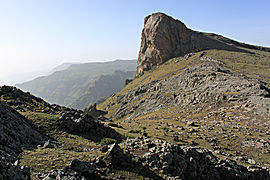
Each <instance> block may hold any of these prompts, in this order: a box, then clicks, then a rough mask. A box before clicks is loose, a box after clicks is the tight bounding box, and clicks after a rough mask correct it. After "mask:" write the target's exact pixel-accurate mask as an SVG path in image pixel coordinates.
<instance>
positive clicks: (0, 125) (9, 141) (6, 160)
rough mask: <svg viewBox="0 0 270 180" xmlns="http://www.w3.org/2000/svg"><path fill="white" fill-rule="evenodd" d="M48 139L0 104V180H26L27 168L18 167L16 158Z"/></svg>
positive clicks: (27, 175)
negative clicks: (25, 150)
mask: <svg viewBox="0 0 270 180" xmlns="http://www.w3.org/2000/svg"><path fill="white" fill-rule="evenodd" d="M48 139H49V137H47V136H45V135H43V134H41V133H40V132H39V131H38V130H37V127H36V126H34V125H33V124H32V123H31V121H29V120H28V119H26V118H25V117H24V116H22V115H21V114H19V113H18V112H16V111H15V110H14V109H12V108H11V107H10V106H8V105H7V104H5V103H4V102H0V179H28V177H29V175H30V174H29V168H28V167H26V166H20V165H19V161H18V160H17V158H16V156H17V155H18V153H20V152H21V151H22V149H31V148H35V147H36V146H37V145H41V144H44V142H45V141H46V140H48Z"/></svg>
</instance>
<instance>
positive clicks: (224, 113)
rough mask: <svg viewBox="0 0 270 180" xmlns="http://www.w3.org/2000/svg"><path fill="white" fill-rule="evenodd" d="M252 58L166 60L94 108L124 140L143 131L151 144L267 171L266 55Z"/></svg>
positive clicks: (215, 54) (216, 53)
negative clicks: (186, 147)
mask: <svg viewBox="0 0 270 180" xmlns="http://www.w3.org/2000/svg"><path fill="white" fill-rule="evenodd" d="M246 50H247V49H246ZM253 53H254V54H251V53H239V52H229V51H223V50H207V51H204V52H197V53H192V54H188V55H186V56H185V57H178V58H174V59H171V60H169V61H168V62H166V63H165V64H163V65H160V66H159V67H158V68H156V69H152V70H150V71H148V72H145V73H144V75H142V76H139V77H137V78H135V79H134V80H133V81H132V82H131V83H129V84H128V85H127V86H126V87H125V88H123V89H122V90H121V91H120V92H119V93H117V94H115V95H114V96H111V97H110V98H108V99H107V100H106V101H105V102H104V103H102V104H100V105H99V106H98V108H100V109H102V110H107V111H108V114H107V117H108V118H113V119H114V121H115V122H117V123H118V125H119V126H122V127H124V129H125V130H124V131H123V132H122V133H124V134H127V135H128V136H134V135H135V134H133V133H132V132H137V131H142V129H141V128H142V127H144V129H145V130H144V131H145V132H146V133H147V134H148V136H149V137H151V138H161V139H166V140H168V141H171V142H174V143H180V144H190V145H197V146H199V147H204V148H207V149H212V150H213V152H215V153H216V155H218V156H219V157H223V158H224V157H227V156H234V157H235V160H238V161H239V163H242V164H249V163H250V162H252V163H253V161H252V160H248V159H254V160H255V161H254V162H256V164H258V165H259V164H260V165H264V166H268V167H269V164H270V156H269V151H270V146H269V143H270V132H269V129H268V128H266V127H268V126H269V125H270V124H269V122H270V121H269V120H270V98H269V97H270V94H269V92H270V90H269V89H268V88H267V86H268V87H269V84H270V71H265V69H268V68H269V67H270V59H269V57H270V53H266V52H261V51H253ZM254 64H256V65H254ZM243 67H244V68H243ZM262 80H264V82H262ZM258 151H259V152H260V153H257V152H258ZM237 158H238V159H237Z"/></svg>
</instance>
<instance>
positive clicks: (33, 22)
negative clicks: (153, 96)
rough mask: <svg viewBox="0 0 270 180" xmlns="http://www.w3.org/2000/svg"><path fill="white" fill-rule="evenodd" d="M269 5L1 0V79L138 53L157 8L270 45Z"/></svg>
mask: <svg viewBox="0 0 270 180" xmlns="http://www.w3.org/2000/svg"><path fill="white" fill-rule="evenodd" d="M269 8H270V1H269V0H257V1H254V0H237V1H236V0H220V1H217V0H192V1H190V0H166V1H165V0H147V1H146V0H136V1H132V0H0V85H1V84H4V83H6V84H9V83H10V79H12V77H13V79H14V77H15V79H16V77H18V76H19V77H21V79H22V78H23V77H24V75H26V74H31V73H32V75H33V73H36V74H38V73H41V72H43V73H45V72H47V71H50V70H51V69H52V68H54V67H56V66H58V65H60V64H62V63H65V62H97V61H109V60H114V59H136V58H137V56H138V52H139V46H140V35H141V30H142V28H143V18H144V17H145V16H147V15H149V14H152V13H154V12H163V13H166V14H168V15H170V16H172V17H174V18H176V19H179V20H180V21H182V22H183V23H185V24H186V26H187V27H188V28H191V29H193V30H197V31H203V32H213V33H218V34H221V35H224V36H226V37H229V38H232V39H234V40H238V41H241V42H245V43H250V44H255V45H262V46H268V47H270V10H269ZM25 80H28V79H25ZM15 81H16V80H15ZM13 83H14V82H13Z"/></svg>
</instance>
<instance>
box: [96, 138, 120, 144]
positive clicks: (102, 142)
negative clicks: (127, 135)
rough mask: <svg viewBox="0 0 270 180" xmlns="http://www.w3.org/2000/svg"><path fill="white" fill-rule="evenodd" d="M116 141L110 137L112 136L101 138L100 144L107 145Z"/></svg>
mask: <svg viewBox="0 0 270 180" xmlns="http://www.w3.org/2000/svg"><path fill="white" fill-rule="evenodd" d="M116 142H117V140H115V139H112V138H103V139H101V141H100V144H101V145H108V144H113V143H116Z"/></svg>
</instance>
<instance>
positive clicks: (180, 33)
mask: <svg viewBox="0 0 270 180" xmlns="http://www.w3.org/2000/svg"><path fill="white" fill-rule="evenodd" d="M235 45H237V46H238V47H236V46H235ZM239 47H248V48H252V49H260V50H264V51H270V49H269V48H263V47H257V46H253V45H247V44H244V43H239V42H236V41H233V40H230V39H228V38H225V37H223V36H220V35H216V34H210V33H201V32H196V31H193V30H190V29H188V28H187V27H186V25H185V24H184V23H182V22H180V21H179V20H176V19H173V18H172V17H170V16H167V15H166V14H163V13H155V14H152V15H150V16H147V17H145V19H144V28H143V30H142V35H141V47H140V52H139V56H138V66H137V75H139V74H142V73H143V72H144V71H147V70H149V69H151V68H152V67H153V66H157V65H160V64H162V63H164V62H166V61H167V60H169V59H170V58H173V57H177V56H182V55H184V54H186V53H189V52H197V51H201V50H207V49H219V50H229V51H242V52H243V51H244V50H243V49H241V48H239Z"/></svg>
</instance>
